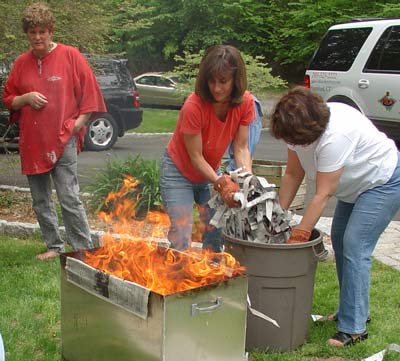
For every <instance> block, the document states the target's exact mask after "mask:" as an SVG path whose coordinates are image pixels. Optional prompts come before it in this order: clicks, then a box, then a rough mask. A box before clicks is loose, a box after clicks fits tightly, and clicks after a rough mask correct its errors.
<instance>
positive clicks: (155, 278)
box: [85, 238, 244, 295]
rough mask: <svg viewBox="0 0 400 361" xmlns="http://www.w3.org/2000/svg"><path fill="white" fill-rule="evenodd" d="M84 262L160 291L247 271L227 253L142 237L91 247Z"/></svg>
mask: <svg viewBox="0 0 400 361" xmlns="http://www.w3.org/2000/svg"><path fill="white" fill-rule="evenodd" d="M216 261H217V262H218V263H217V262H216ZM85 262H86V263H87V264H89V265H91V266H92V267H94V268H97V269H99V270H102V271H104V272H106V273H109V274H112V275H114V276H117V277H119V278H122V279H125V280H128V281H131V282H135V283H137V284H140V285H142V286H144V287H146V288H148V289H150V290H152V291H153V292H156V293H158V294H161V295H169V294H173V293H177V292H182V291H186V290H189V289H193V288H198V287H202V286H205V285H208V284H210V283H215V282H220V281H224V280H227V279H229V278H231V277H236V276H238V275H240V274H242V273H243V271H244V269H243V268H241V267H240V266H239V264H238V262H237V261H236V260H235V259H234V258H233V257H232V256H231V255H230V254H228V253H218V254H217V253H212V252H204V253H198V252H179V251H176V250H173V249H170V248H165V247H162V246H160V245H159V244H158V243H157V242H149V241H148V240H145V239H140V238H137V239H134V240H127V239H122V240H120V241H119V242H110V243H108V244H107V245H106V246H105V247H101V248H98V249H96V250H94V251H92V252H89V251H88V252H86V254H85Z"/></svg>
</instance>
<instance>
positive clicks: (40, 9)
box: [22, 3, 56, 33]
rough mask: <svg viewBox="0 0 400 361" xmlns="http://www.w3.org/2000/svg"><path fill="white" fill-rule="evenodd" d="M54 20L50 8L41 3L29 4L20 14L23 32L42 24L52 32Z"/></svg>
mask: <svg viewBox="0 0 400 361" xmlns="http://www.w3.org/2000/svg"><path fill="white" fill-rule="evenodd" d="M55 22H56V21H55V18H54V15H53V12H52V11H51V9H50V8H49V7H48V6H47V5H45V4H42V3H34V4H32V5H29V6H28V7H27V8H26V9H25V10H24V12H23V14H22V29H23V30H24V33H27V32H28V30H29V29H30V28H34V27H35V26H43V27H45V28H47V29H49V31H50V32H53V31H54V27H55Z"/></svg>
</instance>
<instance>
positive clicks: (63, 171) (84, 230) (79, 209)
mask: <svg viewBox="0 0 400 361" xmlns="http://www.w3.org/2000/svg"><path fill="white" fill-rule="evenodd" d="M52 181H53V183H54V186H55V188H56V192H57V198H58V201H59V202H60V206H61V212H62V217H63V221H64V226H65V233H66V236H67V242H68V243H69V244H70V245H71V246H72V248H73V249H74V250H79V249H87V248H93V247H94V244H93V243H92V240H91V237H90V228H89V224H88V221H87V218H86V212H85V209H84V208H83V204H82V202H81V201H80V199H79V183H78V167H77V152H76V143H75V137H72V138H71V139H70V140H69V141H68V143H67V145H66V147H65V150H64V153H63V154H62V155H61V157H60V159H59V160H58V161H57V163H56V164H55V166H54V168H53V169H52V170H51V171H49V172H46V173H41V174H35V175H28V182H29V187H30V190H31V195H32V208H33V210H34V211H35V214H36V217H37V219H38V222H39V226H40V230H41V232H42V236H43V239H44V241H45V243H46V245H47V249H48V250H52V251H56V252H63V251H64V242H63V240H62V239H61V236H60V232H59V230H58V217H57V212H56V210H55V207H54V203H53V200H52V197H51V195H52Z"/></svg>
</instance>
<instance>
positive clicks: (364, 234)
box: [331, 162, 400, 334]
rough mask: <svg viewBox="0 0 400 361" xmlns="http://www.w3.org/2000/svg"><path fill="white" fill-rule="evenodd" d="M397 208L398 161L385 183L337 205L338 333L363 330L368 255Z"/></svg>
mask: <svg viewBox="0 0 400 361" xmlns="http://www.w3.org/2000/svg"><path fill="white" fill-rule="evenodd" d="M399 208H400V164H399V162H398V164H397V168H396V169H395V171H394V173H393V175H392V177H391V178H390V180H389V181H388V182H387V183H386V184H384V185H381V186H377V187H375V188H372V189H370V190H368V191H365V192H364V193H362V194H361V195H360V196H359V197H358V198H357V200H356V202H355V203H354V204H353V203H345V202H342V201H338V203H337V206H336V209H335V214H334V217H333V221H332V231H331V238H332V245H333V249H334V251H335V259H336V270H337V275H338V279H339V287H340V295H339V309H338V321H339V322H338V331H341V332H346V333H350V334H358V333H362V332H364V331H365V329H366V320H367V317H368V314H369V287H370V270H371V255H372V252H373V251H374V248H375V246H376V243H377V241H378V239H379V237H380V235H381V233H382V232H383V231H384V230H385V228H386V227H387V225H388V224H389V223H390V221H391V220H392V218H393V217H394V215H395V214H396V212H397V211H398V210H399Z"/></svg>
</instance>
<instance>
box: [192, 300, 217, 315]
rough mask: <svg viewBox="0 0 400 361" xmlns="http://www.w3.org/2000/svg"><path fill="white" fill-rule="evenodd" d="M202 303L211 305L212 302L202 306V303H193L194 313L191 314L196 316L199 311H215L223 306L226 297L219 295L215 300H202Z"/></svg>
mask: <svg viewBox="0 0 400 361" xmlns="http://www.w3.org/2000/svg"><path fill="white" fill-rule="evenodd" d="M201 303H202V304H207V305H209V304H210V303H212V305H211V306H203V307H201V306H200V303H193V304H192V313H191V315H192V316H194V315H195V314H196V313H197V312H213V311H214V310H216V309H218V308H220V307H222V305H223V304H224V299H223V298H222V297H217V299H216V300H215V301H210V302H201Z"/></svg>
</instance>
